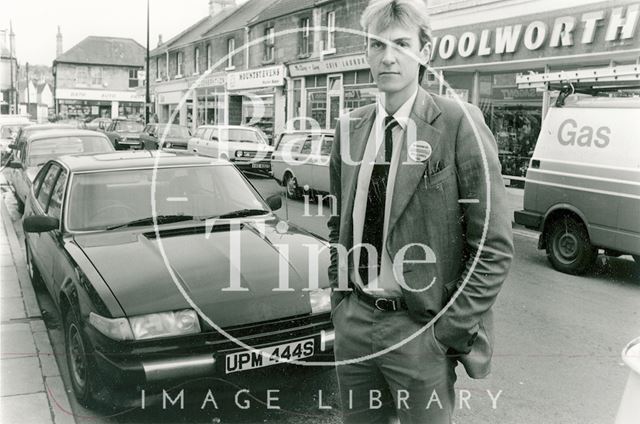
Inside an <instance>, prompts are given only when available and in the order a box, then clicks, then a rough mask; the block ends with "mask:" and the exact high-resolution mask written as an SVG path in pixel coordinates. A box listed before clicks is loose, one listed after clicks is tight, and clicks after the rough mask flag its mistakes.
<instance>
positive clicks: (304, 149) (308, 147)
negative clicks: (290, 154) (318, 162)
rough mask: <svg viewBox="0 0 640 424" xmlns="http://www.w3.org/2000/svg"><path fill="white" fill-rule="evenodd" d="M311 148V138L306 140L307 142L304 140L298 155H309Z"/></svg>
mask: <svg viewBox="0 0 640 424" xmlns="http://www.w3.org/2000/svg"><path fill="white" fill-rule="evenodd" d="M312 147H313V140H311V138H308V139H307V140H305V142H304V145H303V146H302V150H300V154H302V155H309V154H311V148H312Z"/></svg>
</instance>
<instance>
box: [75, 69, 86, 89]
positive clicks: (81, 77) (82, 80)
mask: <svg viewBox="0 0 640 424" xmlns="http://www.w3.org/2000/svg"><path fill="white" fill-rule="evenodd" d="M76 84H78V85H87V84H89V67H88V66H78V67H76Z"/></svg>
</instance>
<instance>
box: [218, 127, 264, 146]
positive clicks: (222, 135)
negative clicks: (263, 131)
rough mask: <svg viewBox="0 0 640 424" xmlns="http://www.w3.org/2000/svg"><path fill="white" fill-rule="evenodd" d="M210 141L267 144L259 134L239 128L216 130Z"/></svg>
mask: <svg viewBox="0 0 640 424" xmlns="http://www.w3.org/2000/svg"><path fill="white" fill-rule="evenodd" d="M211 139H212V140H217V141H229V142H238V143H259V144H267V142H266V140H265V139H264V138H262V136H261V135H260V133H259V132H257V131H254V130H245V129H241V128H217V129H215V130H214V131H213V133H212V135H211Z"/></svg>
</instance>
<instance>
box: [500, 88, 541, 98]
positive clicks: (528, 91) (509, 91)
mask: <svg viewBox="0 0 640 424" xmlns="http://www.w3.org/2000/svg"><path fill="white" fill-rule="evenodd" d="M491 97H492V99H493V100H539V99H542V92H538V91H536V89H535V88H524V89H518V88H516V87H501V88H494V89H493V90H492V96H491Z"/></svg>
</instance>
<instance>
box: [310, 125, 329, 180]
mask: <svg viewBox="0 0 640 424" xmlns="http://www.w3.org/2000/svg"><path fill="white" fill-rule="evenodd" d="M320 138H321V142H320V143H319V146H318V147H319V152H318V154H317V155H316V156H315V159H314V163H313V169H312V171H311V172H312V179H313V188H314V189H316V190H318V191H322V192H325V193H328V192H329V161H330V159H331V158H330V156H331V148H332V146H333V136H332V135H323V136H321V137H320Z"/></svg>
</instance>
